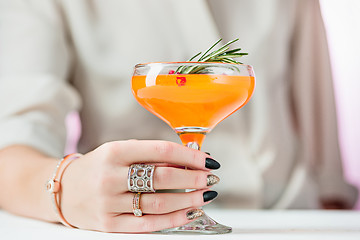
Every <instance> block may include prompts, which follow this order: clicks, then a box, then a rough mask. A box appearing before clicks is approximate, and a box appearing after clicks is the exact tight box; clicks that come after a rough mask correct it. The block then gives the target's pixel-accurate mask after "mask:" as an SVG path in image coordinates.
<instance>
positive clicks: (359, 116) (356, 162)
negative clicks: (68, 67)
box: [66, 0, 360, 210]
mask: <svg viewBox="0 0 360 240" xmlns="http://www.w3.org/2000/svg"><path fill="white" fill-rule="evenodd" d="M320 2H321V7H322V14H323V19H324V22H325V27H326V30H327V35H328V40H329V48H330V54H331V61H332V67H333V76H334V89H335V96H336V103H337V115H338V127H339V128H338V129H339V142H340V147H341V151H342V152H341V154H342V157H343V160H344V170H345V174H346V178H347V180H348V181H349V182H350V183H352V184H354V185H355V186H357V188H358V189H359V191H360V66H359V64H360V44H359V43H360V15H359V12H360V1H359V0H346V1H339V0H320ZM68 126H69V133H68V138H69V139H68V146H67V150H66V152H67V153H70V152H75V151H76V148H75V145H76V142H77V139H78V136H79V134H80V123H79V120H78V118H77V114H76V113H73V114H71V115H69V118H68ZM355 208H356V209H357V210H360V200H358V202H357V205H356V207H355Z"/></svg>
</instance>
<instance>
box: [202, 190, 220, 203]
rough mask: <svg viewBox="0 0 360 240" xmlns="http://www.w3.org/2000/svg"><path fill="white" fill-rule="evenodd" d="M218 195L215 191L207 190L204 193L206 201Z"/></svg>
mask: <svg viewBox="0 0 360 240" xmlns="http://www.w3.org/2000/svg"><path fill="white" fill-rule="evenodd" d="M217 195H218V193H217V192H215V191H207V192H204V193H203V198H204V202H208V201H210V200H213V199H214V198H216V197H217Z"/></svg>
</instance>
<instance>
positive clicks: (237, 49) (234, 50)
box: [225, 48, 241, 54]
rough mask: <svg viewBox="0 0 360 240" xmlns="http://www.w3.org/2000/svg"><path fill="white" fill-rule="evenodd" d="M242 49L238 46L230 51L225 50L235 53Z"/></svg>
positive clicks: (228, 52)
mask: <svg viewBox="0 0 360 240" xmlns="http://www.w3.org/2000/svg"><path fill="white" fill-rule="evenodd" d="M240 50H241V48H236V49H233V50H229V51H227V52H225V53H226V54H231V53H235V52H238V51H240Z"/></svg>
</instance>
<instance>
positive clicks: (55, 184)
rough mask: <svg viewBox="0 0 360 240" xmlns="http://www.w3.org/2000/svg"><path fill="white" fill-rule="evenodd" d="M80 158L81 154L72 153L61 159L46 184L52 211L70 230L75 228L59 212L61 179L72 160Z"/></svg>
mask: <svg viewBox="0 0 360 240" xmlns="http://www.w3.org/2000/svg"><path fill="white" fill-rule="evenodd" d="M81 156H82V154H80V153H73V154H69V155H67V156H65V157H64V158H63V159H61V160H60V161H59V162H58V164H57V165H56V168H55V171H54V174H53V176H52V178H50V180H49V181H48V182H47V183H46V190H47V191H48V192H49V193H50V194H51V198H52V202H53V206H54V210H55V212H56V214H57V215H58V216H59V218H60V222H61V223H62V224H64V225H65V226H68V227H71V228H76V227H74V226H73V225H71V224H70V223H69V222H68V221H66V220H65V218H64V216H63V214H62V212H61V204H60V191H61V178H62V176H63V174H64V171H65V169H66V168H67V167H68V166H69V164H70V163H71V162H72V160H75V159H78V158H79V157H81Z"/></svg>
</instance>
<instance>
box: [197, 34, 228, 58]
mask: <svg viewBox="0 0 360 240" xmlns="http://www.w3.org/2000/svg"><path fill="white" fill-rule="evenodd" d="M221 41H222V38H220V39H219V40H217V42H216V43H214V44H213V45H212V46H211V47H209V48H208V49H207V50H206V51H205V52H204V54H203V55H202V56H201V57H200V58H199V60H198V62H200V61H201V60H202V59H203V58H204V57H205V55H206V54H207V53H208V52H210V50H211V49H213V48H214V47H215V46H216V45H217V44H218V43H219V42H221Z"/></svg>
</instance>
